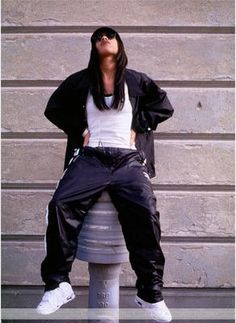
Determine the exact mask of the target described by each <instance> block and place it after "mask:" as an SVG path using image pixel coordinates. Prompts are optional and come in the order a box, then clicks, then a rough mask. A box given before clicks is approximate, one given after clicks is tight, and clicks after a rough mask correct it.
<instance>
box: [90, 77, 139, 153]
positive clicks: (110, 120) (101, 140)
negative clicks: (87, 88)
mask: <svg viewBox="0 0 236 323" xmlns="http://www.w3.org/2000/svg"><path fill="white" fill-rule="evenodd" d="M112 100H113V96H108V97H105V102H106V104H107V105H108V106H111V103H112ZM86 109H87V121H88V130H89V132H90V138H89V143H88V146H90V147H99V146H103V147H118V148H131V149H136V147H135V145H132V146H130V131H131V123H132V116H133V114H132V105H131V103H130V100H129V94H128V87H127V84H126V83H125V102H124V106H123V109H122V110H121V111H117V110H114V109H111V110H103V111H100V110H99V109H98V108H97V107H96V105H95V103H94V100H93V96H92V95H91V93H90V92H89V94H88V98H87V104H86Z"/></svg>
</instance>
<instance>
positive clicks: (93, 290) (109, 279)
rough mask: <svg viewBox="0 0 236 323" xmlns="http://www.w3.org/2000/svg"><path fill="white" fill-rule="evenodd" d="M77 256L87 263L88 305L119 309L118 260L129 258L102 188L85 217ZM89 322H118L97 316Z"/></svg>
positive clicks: (115, 211)
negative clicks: (97, 198) (100, 193)
mask: <svg viewBox="0 0 236 323" xmlns="http://www.w3.org/2000/svg"><path fill="white" fill-rule="evenodd" d="M77 258H78V259H80V260H83V261H86V262H88V263H89V265H88V268H89V300H88V308H89V309H100V308H101V309H102V308H103V309H114V310H115V309H116V310H118V309H119V276H120V271H121V263H123V262H128V259H129V257H128V251H127V249H126V245H125V241H124V237H123V233H122V230H121V226H120V223H119V220H118V212H117V210H116V209H115V207H114V205H113V203H112V201H111V199H110V196H109V194H108V193H107V192H103V193H102V195H101V197H100V198H99V200H98V201H97V202H96V203H95V205H94V206H93V207H92V208H91V209H90V210H89V212H88V214H87V215H86V217H85V220H84V223H83V226H82V229H81V231H80V234H79V237H78V249H77ZM89 322H103V323H105V322H113V323H115V322H119V319H117V318H116V319H107V318H99V316H98V318H97V319H94V320H93V319H91V320H89Z"/></svg>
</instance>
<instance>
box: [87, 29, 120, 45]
mask: <svg viewBox="0 0 236 323" xmlns="http://www.w3.org/2000/svg"><path fill="white" fill-rule="evenodd" d="M103 36H106V37H107V38H108V39H113V38H115V37H116V33H115V32H109V31H106V32H103V33H100V34H98V35H95V36H94V37H93V38H92V40H93V41H94V42H95V43H96V42H98V41H101V40H102V37H103Z"/></svg>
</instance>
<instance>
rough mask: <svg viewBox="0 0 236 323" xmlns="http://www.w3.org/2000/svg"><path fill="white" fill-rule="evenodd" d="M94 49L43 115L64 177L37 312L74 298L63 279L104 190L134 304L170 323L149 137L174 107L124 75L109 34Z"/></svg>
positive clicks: (103, 31) (150, 85)
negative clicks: (55, 131) (58, 132)
mask: <svg viewBox="0 0 236 323" xmlns="http://www.w3.org/2000/svg"><path fill="white" fill-rule="evenodd" d="M91 43H92V49H91V56H90V61H89V64H88V68H87V69H85V70H82V71H79V72H77V73H74V74H72V75H70V76H69V77H68V78H67V79H66V80H65V81H63V82H62V84H61V85H60V86H59V87H58V89H57V90H56V91H55V92H54V93H53V95H52V96H51V98H50V99H49V102H48V104H47V107H46V111H45V115H46V117H47V118H48V119H49V120H50V121H51V122H53V123H54V124H55V125H56V126H58V127H59V128H60V129H62V130H63V131H64V132H65V133H66V134H67V135H68V142H67V150H66V158H65V172H64V174H63V177H62V178H61V180H60V181H59V183H58V186H57V188H56V191H55V193H54V195H53V197H52V200H51V201H50V203H49V205H48V228H47V233H46V244H47V255H46V258H45V259H44V261H43V263H42V266H41V274H42V279H43V281H44V282H45V294H44V296H43V298H42V301H41V302H40V304H39V305H38V307H37V311H38V312H39V313H41V314H49V313H52V312H54V311H55V310H57V309H58V308H59V307H60V306H61V305H63V304H65V303H66V302H68V301H69V300H71V299H73V298H74V297H75V296H74V293H73V290H72V288H71V285H70V280H69V276H68V275H69V272H70V271H71V266H72V262H73V260H74V258H75V254H76V248H77V245H76V244H77V236H78V234H79V232H80V229H81V226H82V223H83V219H84V217H85V215H86V213H87V212H88V210H89V208H90V207H91V206H92V205H93V204H94V203H95V202H96V201H97V199H98V198H99V196H100V195H101V193H102V191H103V190H107V191H108V192H109V194H110V196H111V199H112V202H113V203H114V205H115V207H116V209H117V210H118V214H119V221H120V224H121V227H122V231H123V234H124V238H125V242H126V245H127V249H128V251H129V254H130V262H131V265H132V268H133V269H134V271H135V273H136V275H137V283H136V287H137V296H136V298H135V301H136V303H137V305H138V306H140V307H143V308H152V309H154V310H155V315H156V321H157V322H158V320H161V322H170V320H171V314H170V312H169V310H168V308H167V307H166V305H165V302H164V300H163V296H162V286H163V281H162V277H163V269H164V261H165V260H164V255H163V252H162V250H161V247H160V238H161V231H160V223H159V212H158V211H157V210H156V199H155V196H154V193H153V190H152V186H151V182H150V177H153V176H154V175H155V170H154V149H153V146H154V144H153V130H155V129H156V127H157V125H158V123H160V122H163V121H165V120H166V119H168V118H169V117H171V116H172V114H173V108H172V106H171V104H170V102H169V100H168V98H167V95H166V92H165V91H163V90H162V89H160V88H159V87H158V86H157V85H156V84H155V83H154V82H153V81H152V80H151V79H150V78H149V77H147V76H146V75H145V74H143V73H139V72H137V71H134V70H130V69H127V68H126V66H127V56H126V54H125V50H124V46H123V42H122V40H121V38H120V36H119V34H118V33H117V32H116V31H115V30H114V29H112V28H109V27H102V28H99V29H97V30H96V31H95V32H94V33H93V35H92V36H91Z"/></svg>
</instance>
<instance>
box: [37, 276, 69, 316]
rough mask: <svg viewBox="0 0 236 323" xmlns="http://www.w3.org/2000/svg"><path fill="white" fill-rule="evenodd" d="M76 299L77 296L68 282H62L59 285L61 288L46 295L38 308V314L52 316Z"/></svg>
mask: <svg viewBox="0 0 236 323" xmlns="http://www.w3.org/2000/svg"><path fill="white" fill-rule="evenodd" d="M74 298H75V294H74V292H73V290H72V288H71V285H70V284H69V283H67V282H62V283H60V284H59V287H57V288H55V289H53V290H49V291H47V292H45V293H44V295H43V298H42V300H41V302H40V303H39V305H38V306H37V308H36V312H37V313H38V314H51V313H53V312H55V311H56V310H58V309H59V308H60V307H61V306H62V305H63V304H66V303H68V302H69V301H72V299H74Z"/></svg>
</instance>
